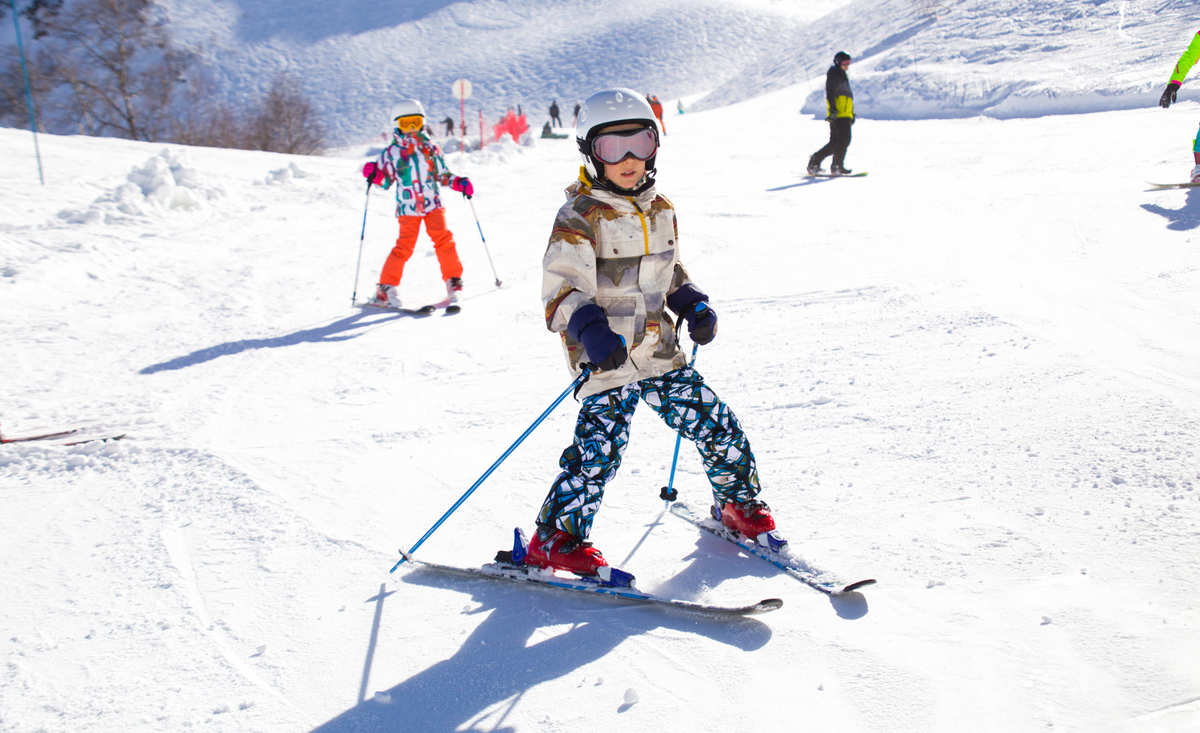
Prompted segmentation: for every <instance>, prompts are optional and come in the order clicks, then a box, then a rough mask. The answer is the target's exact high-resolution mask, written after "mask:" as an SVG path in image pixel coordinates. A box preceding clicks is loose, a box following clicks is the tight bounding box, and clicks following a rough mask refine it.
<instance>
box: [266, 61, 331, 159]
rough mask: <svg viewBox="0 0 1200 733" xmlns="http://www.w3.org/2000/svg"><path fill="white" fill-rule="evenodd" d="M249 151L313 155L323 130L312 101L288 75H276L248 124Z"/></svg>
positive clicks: (321, 144)
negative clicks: (254, 149) (251, 149)
mask: <svg viewBox="0 0 1200 733" xmlns="http://www.w3.org/2000/svg"><path fill="white" fill-rule="evenodd" d="M250 147H253V148H256V149H258V150H270V151H273V152H276V153H294V154H298V155H316V154H319V153H321V152H322V151H323V150H324V149H325V129H324V126H323V125H322V124H321V121H320V119H319V118H318V115H317V111H316V108H315V107H313V104H312V101H311V100H309V98H308V97H307V96H305V94H304V90H303V89H301V88H300V84H299V83H298V82H297V81H296V80H295V79H294V78H292V77H291V76H289V75H288V73H287V72H283V71H281V72H279V73H278V74H276V75H275V78H274V79H273V80H272V81H271V88H270V89H269V90H268V91H267V94H266V96H265V97H264V98H263V100H262V102H261V103H260V104H259V109H258V112H257V113H256V114H255V115H254V118H253V120H252V121H251V123H250Z"/></svg>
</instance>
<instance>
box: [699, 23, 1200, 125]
mask: <svg viewBox="0 0 1200 733" xmlns="http://www.w3.org/2000/svg"><path fill="white" fill-rule="evenodd" d="M1197 30H1200V9H1198V8H1197V6H1196V3H1195V2H1193V1H1192V0H1071V1H1069V2H1064V1H1063V0H1003V1H999V2H998V1H997V0H940V1H934V0H930V1H928V2H914V1H913V0H883V1H882V2H880V1H879V0H858V1H857V2H854V3H851V4H850V5H847V6H845V7H843V8H841V9H839V10H837V11H834V12H832V13H830V14H829V15H827V16H825V17H823V18H821V19H820V20H818V21H816V22H814V23H812V24H810V25H807V26H805V27H802V28H800V29H781V31H782V33H785V34H787V35H786V36H785V37H783V38H780V39H777V41H776V42H775V43H774V44H773V45H772V51H773V53H772V54H771V55H770V57H769V58H764V59H763V61H762V63H759V64H756V65H754V66H752V67H749V68H747V69H746V70H745V71H744V72H743V73H742V74H739V75H738V76H736V77H734V78H733V79H730V80H729V81H727V82H725V84H724V85H722V87H721V88H719V89H717V90H715V91H714V92H713V93H712V94H710V95H709V96H707V97H705V98H704V100H703V101H702V102H701V103H700V104H699V105H698V107H699V108H702V109H712V108H715V107H719V106H722V105H726V104H729V103H731V102H735V101H739V100H743V99H749V98H751V97H753V96H757V95H759V94H762V93H764V92H766V91H771V90H776V89H783V88H785V87H788V86H791V85H793V84H807V85H808V87H809V92H810V93H809V96H808V98H807V100H806V102H805V104H804V107H803V111H804V112H806V113H811V114H815V115H819V116H821V117H824V115H825V97H824V86H823V80H824V73H825V70H826V69H827V68H828V67H829V65H830V64H831V63H832V60H833V55H834V53H836V52H837V51H839V50H844V51H846V52H847V53H849V54H850V55H851V56H853V57H854V58H855V64H854V65H853V67H852V70H851V81H852V86H853V88H854V97H855V109H856V111H858V112H859V116H861V117H867V118H872V119H914V118H918V119H919V118H944V117H971V116H974V115H980V114H986V115H989V116H992V117H1001V118H1005V117H1036V116H1040V115H1043V114H1063V113H1070V112H1087V111H1101V110H1113V109H1133V108H1136V107H1147V106H1152V105H1153V104H1154V103H1155V102H1157V100H1158V96H1159V95H1160V94H1161V93H1162V89H1163V87H1164V86H1166V82H1167V79H1168V78H1169V77H1170V74H1171V68H1172V66H1173V65H1174V62H1175V59H1176V58H1178V56H1179V54H1180V53H1182V52H1183V49H1184V48H1186V47H1187V44H1188V42H1189V41H1190V39H1191V38H1192V37H1193V36H1194V35H1195V33H1196V31H1197ZM1181 94H1182V98H1184V99H1200V92H1197V91H1196V89H1195V87H1194V85H1189V86H1186V87H1185V89H1184V91H1182V92H1181Z"/></svg>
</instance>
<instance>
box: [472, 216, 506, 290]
mask: <svg viewBox="0 0 1200 733" xmlns="http://www.w3.org/2000/svg"><path fill="white" fill-rule="evenodd" d="M467 203H469V204H470V205H471V216H473V217H475V228H476V229H478V230H479V239H480V241H482V242H483V251H484V252H487V258H488V264H489V265H491V266H492V276H493V277H495V278H496V287H500V276H499V275H497V274H496V263H494V262H492V252H491V250H489V249H488V246H487V239H486V238H485V237H484V236H483V227H481V226H479V214H476V213H475V202H474V201H472V200H471V197H470V196H467Z"/></svg>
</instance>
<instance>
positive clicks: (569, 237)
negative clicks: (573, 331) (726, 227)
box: [542, 169, 691, 398]
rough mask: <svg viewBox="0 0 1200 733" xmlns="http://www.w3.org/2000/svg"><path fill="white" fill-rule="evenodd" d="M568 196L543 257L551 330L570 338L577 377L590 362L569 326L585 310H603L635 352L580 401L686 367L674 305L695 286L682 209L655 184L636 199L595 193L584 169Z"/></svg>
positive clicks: (586, 388)
mask: <svg viewBox="0 0 1200 733" xmlns="http://www.w3.org/2000/svg"><path fill="white" fill-rule="evenodd" d="M566 193H567V203H566V204H564V205H563V207H562V208H561V209H559V210H558V215H557V216H556V217H555V219H554V229H553V231H551V233H550V244H549V246H547V247H546V255H545V257H544V258H543V260H542V304H543V305H544V306H545V315H546V327H547V328H549V329H550V330H551V331H556V332H558V334H559V335H560V336H561V337H562V344H563V350H564V352H565V353H566V357H567V366H568V368H569V369H570V370H571V373H572V375H573V376H576V377H577V376H579V373H580V365H581V364H582V363H583V362H586V361H587V360H588V359H587V354H586V352H585V351H584V348H583V345H582V344H580V343H579V342H578V341H576V340H575V339H573V338H571V336H570V334H568V333H567V324H568V323H570V321H571V316H572V315H574V314H575V311H576V310H578V309H579V308H580V307H582V306H584V305H586V304H588V303H595V304H596V305H598V306H600V307H601V308H603V309H604V312H605V314H607V316H608V325H609V327H610V328H612V330H613V331H614V332H615V333H617V334H618V335H620V336H623V337H625V343H626V345H627V346H628V348H629V359H628V360H627V361H626V362H625V364H624V365H623V366H621V368H619V369H614V370H611V371H607V372H599V373H595V374H593V375H592V376H591V377H590V378H589V379H588V381H587V383H586V384H584V385H583V388H582V389H581V390H580V392H579V396H580V398H583V397H588V396H590V395H594V394H597V393H599V392H603V391H605V390H608V389H613V388H614V387H621V386H623V385H626V384H630V383H632V382H636V381H639V380H642V379H647V378H649V377H658V376H662V375H663V374H666V373H667V372H669V371H671V370H672V369H678V368H680V367H683V366H686V365H687V357H686V356H685V355H684V353H683V351H682V350H680V348H679V343H678V340H677V339H676V336H675V327H674V322H673V320H672V315H671V312H670V311H669V310H667V305H666V299H667V296H668V295H669V294H671V293H673V292H675V291H676V290H677V289H679V288H680V287H681V286H683V285H685V284H688V283H690V282H691V280H690V279H689V278H688V274H687V270H685V269H684V267H683V264H682V263H680V261H679V239H678V229H677V227H676V224H675V207H674V206H672V205H671V202H670V201H668V200H667V198H666V197H665V196H661V195H659V194H658V193H657V192H656V191H655V189H654V187H653V186H651V187H650V188H649V189H648V190H646V191H644V192H642V193H641V194H638V195H636V196H622V195H619V194H616V193H613V192H610V191H606V190H602V189H593V188H592V186H591V181H590V179H589V178H588V176H587V174H586V173H585V172H584V171H583V169H580V174H579V180H577V181H575V182H574V183H572V184H571V185H570V186H568V187H567V189H566Z"/></svg>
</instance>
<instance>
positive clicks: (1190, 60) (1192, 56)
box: [1158, 33, 1200, 183]
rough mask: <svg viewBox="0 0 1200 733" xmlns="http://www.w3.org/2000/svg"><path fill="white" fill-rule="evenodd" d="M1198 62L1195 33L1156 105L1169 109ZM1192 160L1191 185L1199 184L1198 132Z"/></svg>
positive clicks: (1198, 44) (1199, 46) (1199, 54)
mask: <svg viewBox="0 0 1200 733" xmlns="http://www.w3.org/2000/svg"><path fill="white" fill-rule="evenodd" d="M1197 61H1200V33H1197V34H1196V36H1195V37H1194V38H1192V43H1191V45H1189V46H1188V48H1187V50H1186V51H1184V52H1183V55H1182V56H1180V57H1179V61H1178V63H1176V64H1175V72H1174V73H1173V74H1171V81H1169V82H1167V88H1166V90H1165V91H1163V93H1162V97H1161V98H1160V99H1159V100H1158V103H1159V104H1160V105H1162V106H1163V107H1164V108H1166V107H1170V106H1171V104H1172V103H1173V102H1174V101H1175V94H1176V93H1177V92H1178V91H1179V87H1181V86H1183V80H1184V79H1185V78H1187V75H1188V72H1189V71H1191V70H1192V67H1193V66H1195V65H1196V62H1197ZM1192 158H1193V162H1194V163H1195V164H1196V165H1195V167H1194V168H1192V183H1200V132H1197V133H1196V139H1195V140H1193V141H1192Z"/></svg>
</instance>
